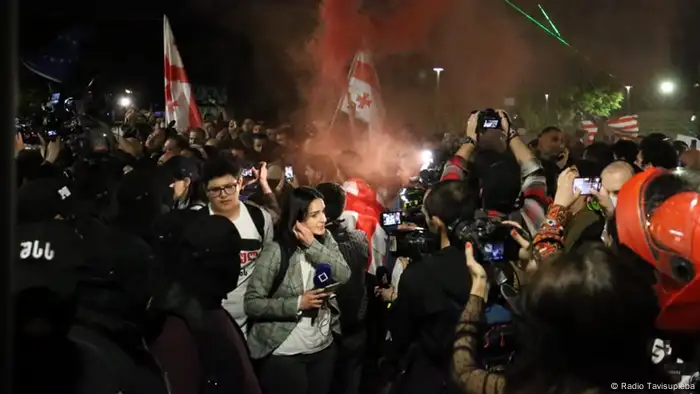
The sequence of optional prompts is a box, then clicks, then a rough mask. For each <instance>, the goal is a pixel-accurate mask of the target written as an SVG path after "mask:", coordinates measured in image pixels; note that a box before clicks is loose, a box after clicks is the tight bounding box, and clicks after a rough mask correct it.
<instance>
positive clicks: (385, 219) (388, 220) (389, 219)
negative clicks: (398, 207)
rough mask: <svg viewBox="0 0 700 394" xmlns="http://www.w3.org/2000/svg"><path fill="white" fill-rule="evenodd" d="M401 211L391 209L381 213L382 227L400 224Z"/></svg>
mask: <svg viewBox="0 0 700 394" xmlns="http://www.w3.org/2000/svg"><path fill="white" fill-rule="evenodd" d="M402 223H403V222H402V220H401V211H392V212H384V213H382V223H381V225H382V227H396V226H398V225H399V224H402Z"/></svg>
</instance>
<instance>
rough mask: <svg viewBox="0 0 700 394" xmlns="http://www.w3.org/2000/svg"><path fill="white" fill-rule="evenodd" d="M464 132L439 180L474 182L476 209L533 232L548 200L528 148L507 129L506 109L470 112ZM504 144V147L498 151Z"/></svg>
mask: <svg viewBox="0 0 700 394" xmlns="http://www.w3.org/2000/svg"><path fill="white" fill-rule="evenodd" d="M466 134H467V136H466V138H464V139H463V140H462V146H461V147H460V148H459V150H458V151H457V153H456V154H455V156H454V157H453V158H452V159H450V160H449V161H448V163H447V164H446V165H445V170H444V172H443V176H442V180H446V179H461V180H467V181H468V182H470V183H471V181H475V182H474V183H475V186H477V185H476V184H478V189H479V190H480V200H481V208H482V209H484V210H485V211H487V213H488V215H489V216H490V217H496V218H501V219H506V218H508V219H510V220H513V221H515V222H517V223H520V224H521V225H522V227H524V228H525V229H526V230H527V231H528V233H529V234H535V233H536V232H537V229H538V228H539V226H540V224H541V223H542V221H543V220H544V214H545V211H546V208H547V205H548V204H549V199H548V198H547V183H546V178H545V176H544V172H543V169H542V166H541V165H540V163H539V162H538V161H537V158H536V157H535V155H534V153H533V152H532V151H531V150H530V148H528V147H527V145H526V144H525V143H524V142H523V141H522V140H521V139H520V136H519V135H518V133H517V131H516V130H515V129H513V128H511V122H510V118H509V117H508V114H507V113H506V112H505V111H503V110H495V111H494V110H489V109H487V110H485V111H479V112H475V113H473V114H472V115H471V116H470V117H469V121H468V122H467V130H466ZM477 147H478V149H477ZM504 147H507V149H509V152H505V151H502V148H504ZM467 163H469V165H467Z"/></svg>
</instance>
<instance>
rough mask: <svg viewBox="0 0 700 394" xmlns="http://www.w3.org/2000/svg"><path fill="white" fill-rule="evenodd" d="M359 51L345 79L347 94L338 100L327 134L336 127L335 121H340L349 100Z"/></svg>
mask: <svg viewBox="0 0 700 394" xmlns="http://www.w3.org/2000/svg"><path fill="white" fill-rule="evenodd" d="M359 53H360V52H359V51H358V52H357V53H355V57H353V59H352V64H351V65H350V70H349V71H348V76H347V78H346V79H345V94H343V95H341V96H340V100H338V105H337V106H336V107H335V111H334V112H333V117H332V118H331V123H330V124H329V125H328V129H327V132H330V131H331V130H332V129H333V125H335V121H336V120H337V119H338V113H340V110H341V108H342V106H343V101H345V99H346V98H349V96H348V90H349V86H348V85H349V83H350V78H352V75H353V74H354V73H355V65H356V64H357V57H358V56H359Z"/></svg>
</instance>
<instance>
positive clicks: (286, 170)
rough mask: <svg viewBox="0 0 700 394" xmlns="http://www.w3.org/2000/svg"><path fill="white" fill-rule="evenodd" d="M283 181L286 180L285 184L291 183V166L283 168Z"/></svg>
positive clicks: (292, 176)
mask: <svg viewBox="0 0 700 394" xmlns="http://www.w3.org/2000/svg"><path fill="white" fill-rule="evenodd" d="M284 179H286V180H287V182H291V181H292V180H293V179H294V169H293V168H292V166H286V167H284Z"/></svg>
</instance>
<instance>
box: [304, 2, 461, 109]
mask: <svg viewBox="0 0 700 394" xmlns="http://www.w3.org/2000/svg"><path fill="white" fill-rule="evenodd" d="M364 1H365V2H367V3H368V4H369V5H372V6H374V7H377V6H378V7H377V8H374V9H370V8H367V10H366V11H361V7H362V3H361V2H359V1H358V0H324V1H323V2H322V3H321V5H320V9H319V19H320V21H319V25H318V27H317V29H316V33H315V34H314V36H313V38H312V40H311V41H310V43H309V46H308V49H309V50H310V52H311V53H312V55H313V60H314V68H315V71H316V79H315V83H314V87H313V88H312V89H311V97H310V98H309V103H310V105H311V107H312V111H311V112H312V113H314V112H315V113H316V114H324V113H327V112H328V109H329V108H330V107H331V106H332V104H329V103H328V100H330V101H333V100H337V98H338V97H339V94H340V93H341V92H342V90H343V89H344V88H345V86H344V84H346V83H347V82H346V77H347V70H348V65H349V63H350V62H351V60H352V58H353V56H354V55H355V53H356V52H357V51H358V50H359V49H361V48H367V49H369V50H371V52H372V53H373V55H374V56H375V58H377V57H381V56H382V55H386V54H391V53H403V52H409V53H415V52H423V51H424V50H425V48H426V47H427V44H428V42H429V37H430V33H431V32H432V31H433V29H434V28H435V26H436V25H437V23H438V22H439V21H440V19H441V17H442V16H443V15H445V13H446V11H448V10H449V8H450V6H451V5H452V4H453V3H454V0H404V1H400V3H401V4H400V6H394V4H392V3H396V1H390V0H364ZM370 2H371V3H370ZM379 7H381V8H379Z"/></svg>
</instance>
